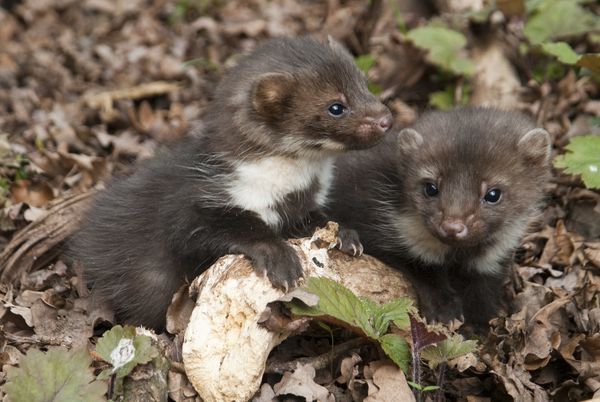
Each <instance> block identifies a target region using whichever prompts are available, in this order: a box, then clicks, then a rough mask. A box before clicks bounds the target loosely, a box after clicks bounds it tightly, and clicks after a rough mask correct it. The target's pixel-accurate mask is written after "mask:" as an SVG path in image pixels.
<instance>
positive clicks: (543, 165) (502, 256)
mask: <svg viewBox="0 0 600 402" xmlns="http://www.w3.org/2000/svg"><path fill="white" fill-rule="evenodd" d="M550 147H551V144H550V137H549V135H548V133H547V132H546V131H545V130H543V129H541V128H536V127H535V124H534V123H533V122H531V121H530V120H529V119H528V118H526V117H524V116H521V115H519V114H515V113H509V112H503V111H499V110H493V109H484V108H465V109H460V110H455V111H451V112H432V113H428V114H426V115H425V116H424V117H422V118H421V119H420V120H419V121H418V122H417V123H416V124H415V125H414V127H413V128H407V129H404V130H402V131H401V132H400V133H399V134H398V135H390V136H388V137H387V138H386V139H385V140H384V141H383V142H382V143H381V144H379V145H378V146H376V147H375V148H372V149H370V150H368V151H364V152H356V153H349V154H347V155H344V156H343V157H341V158H339V159H338V160H337V161H336V176H335V179H334V184H333V186H332V195H331V197H330V203H329V204H328V208H329V213H330V216H331V218H332V219H334V220H337V221H338V222H340V223H341V224H343V225H349V226H351V227H352V228H354V229H356V230H357V231H358V233H359V235H360V239H361V242H362V244H363V245H364V247H365V252H366V253H368V254H371V255H374V256H376V257H378V258H380V259H381V260H383V261H385V262H386V263H388V264H389V265H391V266H393V267H397V268H399V269H401V270H402V271H404V272H406V273H407V274H408V275H409V277H410V279H411V280H412V281H413V284H414V286H415V288H416V291H417V293H418V295H419V303H420V306H421V310H422V312H423V314H424V315H425V316H426V317H427V318H429V319H432V320H437V321H450V320H452V319H454V318H459V317H461V316H464V318H465V320H466V322H470V323H473V324H485V323H487V321H488V320H489V319H490V318H492V317H494V316H495V314H497V313H498V309H499V307H500V304H501V301H502V294H503V290H502V284H503V281H504V279H505V278H506V276H507V274H508V270H509V267H510V261H511V256H512V252H513V250H514V249H515V248H516V247H517V246H518V244H519V241H520V239H521V237H522V236H523V234H524V232H525V230H526V227H527V226H528V223H529V222H530V221H531V219H532V218H533V217H535V216H536V214H537V213H538V210H539V206H540V202H541V199H542V196H543V195H542V191H543V188H544V185H545V183H546V181H547V180H548V177H549V161H550Z"/></svg>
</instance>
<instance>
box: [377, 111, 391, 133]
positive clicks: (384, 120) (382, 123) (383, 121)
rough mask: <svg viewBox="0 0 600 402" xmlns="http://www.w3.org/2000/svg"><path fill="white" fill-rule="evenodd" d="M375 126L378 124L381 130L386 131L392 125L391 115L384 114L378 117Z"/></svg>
mask: <svg viewBox="0 0 600 402" xmlns="http://www.w3.org/2000/svg"><path fill="white" fill-rule="evenodd" d="M377 126H379V128H380V129H381V130H382V131H388V130H389V129H390V127H392V116H390V115H386V116H383V117H380V118H379V119H378V120H377Z"/></svg>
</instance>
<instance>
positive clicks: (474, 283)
mask: <svg viewBox="0 0 600 402" xmlns="http://www.w3.org/2000/svg"><path fill="white" fill-rule="evenodd" d="M505 279H506V277H505V276H503V275H500V276H491V275H482V274H479V273H472V272H471V273H469V274H468V275H464V276H463V277H462V280H461V281H460V283H459V286H460V287H461V288H460V289H459V288H458V287H457V288H456V289H457V291H459V290H460V292H461V297H462V300H463V305H464V309H465V319H466V321H467V322H470V323H473V324H475V325H479V326H485V327H487V325H488V321H489V320H491V319H492V318H494V317H497V316H498V313H499V310H500V307H501V306H502V303H503V301H504V300H503V299H504V288H503V285H504V281H505Z"/></svg>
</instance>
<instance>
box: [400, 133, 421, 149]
mask: <svg viewBox="0 0 600 402" xmlns="http://www.w3.org/2000/svg"><path fill="white" fill-rule="evenodd" d="M421 145H423V136H422V135H421V134H419V133H418V132H417V130H415V129H412V128H405V129H403V130H402V131H400V133H399V134H398V149H399V150H400V152H403V153H405V152H411V151H415V150H417V149H419V147H420V146H421Z"/></svg>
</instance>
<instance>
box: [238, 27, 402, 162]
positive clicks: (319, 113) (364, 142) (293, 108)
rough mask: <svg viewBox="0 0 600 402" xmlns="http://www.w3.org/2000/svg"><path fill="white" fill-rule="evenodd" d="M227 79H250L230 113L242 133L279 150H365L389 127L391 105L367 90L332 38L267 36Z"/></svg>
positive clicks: (352, 65) (352, 63)
mask: <svg viewBox="0 0 600 402" xmlns="http://www.w3.org/2000/svg"><path fill="white" fill-rule="evenodd" d="M236 74H237V75H238V77H234V76H235V75H236ZM228 77H229V79H230V80H237V82H239V83H242V82H249V85H248V87H247V91H243V92H242V93H241V95H239V92H238V96H233V97H232V99H234V101H236V102H238V104H242V103H244V107H243V108H242V109H241V110H239V111H238V113H237V115H236V117H235V118H236V119H237V123H238V127H240V128H241V130H240V131H241V132H242V134H243V135H245V136H247V137H248V138H249V139H250V140H252V141H256V142H259V143H261V144H262V145H263V146H268V147H270V148H275V149H276V150H277V151H281V152H285V153H297V154H302V153H314V152H321V151H325V152H332V151H333V152H337V151H340V150H347V149H362V148H367V147H371V146H373V145H375V144H376V143H377V142H378V141H379V140H380V139H382V138H383V136H384V134H385V133H386V132H387V131H388V130H389V129H390V127H391V126H392V116H391V113H390V111H389V109H388V108H387V107H386V106H385V105H383V104H382V103H381V102H379V101H378V100H377V99H376V98H375V97H374V96H373V95H372V94H371V93H370V92H369V90H368V88H367V79H366V77H365V75H364V74H363V73H362V72H361V71H360V70H359V69H358V68H357V67H356V64H355V63H354V60H353V59H352V57H351V56H350V54H349V53H348V52H347V51H346V50H345V49H344V48H343V47H342V46H341V45H340V44H338V43H337V42H335V41H333V40H331V39H330V40H329V41H328V42H327V43H321V42H318V41H316V40H314V39H310V38H306V37H303V38H286V39H276V40H272V41H269V42H267V43H266V44H264V45H263V46H261V47H259V48H258V49H257V50H256V51H255V52H254V53H252V54H250V55H249V56H248V57H247V58H245V59H244V60H243V61H242V62H241V63H240V65H239V66H238V67H236V68H235V69H234V70H233V71H232V72H231V73H230V74H229V75H228ZM228 86H229V87H231V86H232V84H231V83H229V84H228ZM234 95H235V94H234ZM244 97H245V98H246V100H245V101H244V99H243V98H244Z"/></svg>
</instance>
